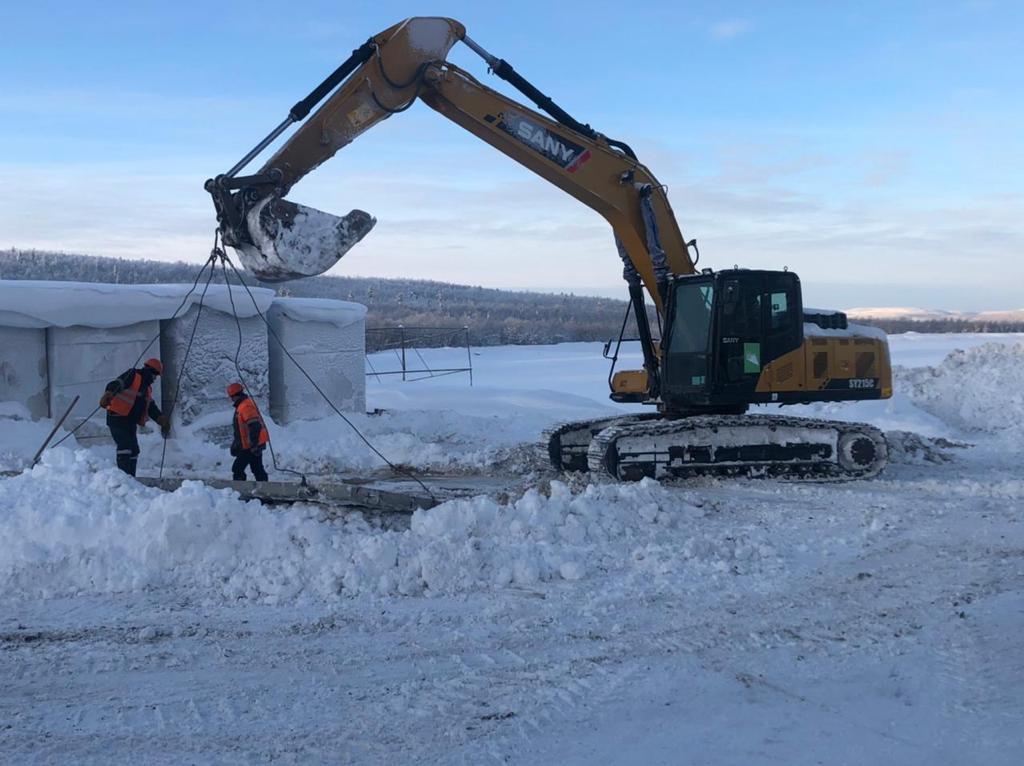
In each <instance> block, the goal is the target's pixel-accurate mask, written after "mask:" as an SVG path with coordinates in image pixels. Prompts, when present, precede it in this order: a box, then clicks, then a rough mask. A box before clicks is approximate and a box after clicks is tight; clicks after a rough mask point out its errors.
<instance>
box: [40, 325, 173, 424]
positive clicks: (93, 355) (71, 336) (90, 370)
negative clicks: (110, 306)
mask: <svg viewBox="0 0 1024 766" xmlns="http://www.w3.org/2000/svg"><path fill="white" fill-rule="evenodd" d="M159 333H160V323H159V322H158V321H156V320H150V321H147V322H136V323H134V324H130V325H128V326H126V327H85V326H82V325H75V326H72V327H51V328H49V329H48V330H47V332H46V364H47V375H48V378H49V383H50V387H49V388H50V413H51V414H52V415H53V416H54V417H59V416H60V415H62V414H63V413H64V410H65V409H67V407H68V405H69V404H71V401H72V400H73V399H74V398H75V395H76V394H77V395H79V396H81V399H80V400H79V402H78V404H76V405H75V409H74V410H73V411H72V412H71V416H70V417H69V418H68V421H67V425H68V426H70V427H74V426H76V425H78V424H79V423H80V422H81V419H82V418H85V417H87V416H88V415H89V413H91V412H92V411H93V409H95V407H96V405H97V404H98V403H99V398H100V396H101V395H102V393H103V390H104V388H105V387H106V385H107V383H108V382H109V381H111V380H112V379H114V378H116V377H117V376H118V375H120V374H121V373H122V372H124V371H125V370H127V369H130V368H131V367H132V366H133V365H135V364H136V361H137V360H138V359H139V357H142V360H143V361H145V360H146V359H148V358H150V357H152V356H158V355H159V347H158V345H157V343H153V344H152V345H151V346H150V345H149V344H150V343H151V342H152V341H153V340H154V339H157V338H158V335H159ZM147 346H149V348H148V349H147ZM140 364H141V362H140ZM153 399H154V400H155V401H156V402H157V403H159V402H160V381H159V379H158V380H157V382H156V383H155V384H154V386H153ZM100 414H102V413H100ZM93 422H94V423H95V428H90V429H88V430H87V429H83V430H82V431H80V432H79V434H80V435H83V436H90V435H102V434H104V433H105V430H104V429H103V428H101V427H102V426H103V419H102V418H101V417H100V416H99V415H97V416H95V417H94V418H93ZM90 425H93V424H90ZM94 432H95V434H94Z"/></svg>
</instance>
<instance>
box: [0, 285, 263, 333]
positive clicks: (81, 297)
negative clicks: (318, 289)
mask: <svg viewBox="0 0 1024 766" xmlns="http://www.w3.org/2000/svg"><path fill="white" fill-rule="evenodd" d="M190 288H191V285H109V284H101V283H92V282H34V281H30V280H25V281H20V280H0V306H2V307H3V308H0V325H5V326H8V327H37V328H38V327H71V326H72V325H82V326H85V327H121V326H123V325H128V324H134V323H136V322H144V321H147V320H152V319H170V318H171V317H172V316H173V315H174V311H175V309H177V308H178V306H179V305H181V302H182V299H183V298H184V297H185V295H186V294H187V293H188V291H189V289H190ZM250 289H251V290H252V293H253V295H254V296H255V298H256V303H257V304H258V305H259V309H260V311H262V312H264V313H265V312H266V311H267V309H269V308H270V303H271V301H272V300H273V298H274V292H273V290H267V289H265V288H261V287H254V288H250ZM202 291H203V285H202V284H200V285H199V286H198V287H196V289H195V290H194V291H193V293H192V295H190V296H189V298H188V302H187V303H186V305H185V306H184V307H183V308H182V311H185V310H187V309H188V308H190V307H192V306H195V305H196V304H198V302H199V297H200V295H201V294H202ZM232 293H233V295H234V300H235V307H236V309H237V311H238V315H239V316H241V317H251V316H256V310H255V308H254V307H253V302H252V300H250V298H249V296H248V295H247V294H246V293H245V291H244V290H242V289H241V288H238V287H235V288H233V290H232ZM203 303H204V305H206V306H208V307H209V308H212V309H215V310H217V311H222V312H224V313H226V314H230V313H231V299H230V296H229V295H228V289H227V287H226V286H225V285H210V287H209V289H208V290H207V292H206V298H205V299H204V301H203ZM179 315H180V313H179Z"/></svg>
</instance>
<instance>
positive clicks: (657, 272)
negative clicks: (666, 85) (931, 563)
mask: <svg viewBox="0 0 1024 766" xmlns="http://www.w3.org/2000/svg"><path fill="white" fill-rule="evenodd" d="M460 41H461V42H462V43H464V44H465V45H467V46H468V47H469V48H470V49H471V50H473V51H474V52H475V53H477V54H478V55H479V56H480V57H481V58H483V60H484V61H485V62H486V63H487V66H488V68H489V70H490V71H491V72H492V73H493V74H495V75H497V76H498V77H500V78H501V79H503V80H505V81H506V82H508V83H509V84H510V85H512V86H513V87H514V88H516V89H517V90H518V91H519V92H521V93H522V94H523V95H524V96H526V97H527V98H528V99H530V100H531V101H533V103H535V104H536V105H537V107H538V108H539V109H540V110H542V111H543V112H545V113H546V115H547V116H545V115H542V114H540V113H539V112H537V111H536V110H534V109H531V108H529V107H527V106H524V105H523V104H521V103H518V102H516V101H515V100H513V99H510V98H508V97H506V96H504V95H502V94H501V93H498V92H496V91H494V90H492V89H490V88H488V87H486V86H485V85H483V84H482V83H480V82H479V81H478V80H476V79H475V78H474V77H473V76H472V75H470V74H469V73H468V72H466V71H464V70H463V69H460V68H459V67H458V66H456V65H454V64H452V63H451V62H449V61H447V60H446V57H447V56H448V52H449V51H450V50H451V48H452V47H453V46H454V45H455V44H456V43H457V42H460ZM325 99H326V100H325ZM417 100H420V101H423V102H424V103H425V104H427V106H429V107H430V108H432V109H434V110H435V111H437V112H440V113H441V114H442V115H444V116H445V117H447V118H448V119H450V120H452V121H453V122H455V123H456V124H458V125H460V126H461V127H463V128H465V129H466V130H468V131H469V132H470V133H472V134H474V135H475V136H477V137H478V138H480V139H482V140H483V141H485V142H487V143H488V144H490V145H491V146H493V147H494V148H495V149H497V150H498V151H500V152H502V153H503V154H505V155H507V156H508V157H510V158H512V159H513V160H515V161H516V162H518V163H520V164H521V165H523V166H524V167H526V168H529V169H530V170H532V171H533V172H534V173H536V174H537V175H539V176H540V177H541V178H543V179H545V180H546V181H548V182H550V183H552V184H554V185H555V186H557V187H558V188H559V189H562V190H563V191H565V192H567V193H569V194H571V195H572V196H573V197H575V198H576V199H578V200H579V201H580V202H582V203H583V204H585V205H587V206H588V207H590V208H592V209H593V210H595V211H597V212H598V213H600V214H601V215H602V216H603V217H604V218H605V219H606V220H607V221H608V223H609V224H611V227H612V231H613V232H614V235H615V244H616V247H617V249H618V254H619V256H620V258H621V259H622V262H623V265H624V270H623V276H624V279H625V281H626V283H627V286H628V291H629V301H630V306H631V309H630V310H631V311H632V315H633V318H634V319H635V322H636V326H637V328H638V335H639V340H640V344H641V347H642V349H643V357H644V366H643V369H642V370H630V371H618V372H616V371H615V370H614V362H613V370H612V373H611V374H610V375H609V383H610V387H611V398H612V399H613V400H615V401H617V402H639V403H643V404H647V405H652V407H653V408H655V409H654V411H652V412H650V413H645V414H639V415H630V416H622V417H612V418H603V419H599V420H591V421H583V422H574V423H566V424H564V425H561V426H558V427H556V428H553V429H551V430H550V431H549V432H548V433H547V434H546V435H545V439H544V442H543V448H544V450H545V451H546V452H547V454H548V456H549V458H550V460H551V462H552V464H553V465H554V467H555V468H557V469H559V470H590V471H595V472H599V473H601V474H607V475H610V476H612V477H614V478H616V479H619V480H634V479H639V478H641V477H644V476H650V477H655V478H670V477H688V476H693V475H705V474H725V475H730V474H745V475H760V476H778V477H783V478H788V479H811V480H818V481H821V480H836V479H850V478H859V477H871V476H874V475H876V474H878V473H879V472H880V471H881V470H882V468H883V467H884V466H885V464H886V461H887V446H886V442H885V438H884V437H883V435H882V433H881V432H880V431H879V430H878V429H876V428H873V427H872V426H868V425H864V424H859V423H847V422H839V421H824V420H819V419H813V418H798V417H787V416H780V415H763V414H758V415H755V414H746V412H747V410H748V408H749V407H750V405H755V404H800V403H810V402H822V401H825V402H831V401H845V400H859V399H885V398H888V397H889V396H891V395H892V375H891V369H890V363H889V350H888V343H887V341H886V337H885V334H884V333H882V332H881V331H877V330H874V328H868V327H856V326H851V325H848V323H847V321H846V316H845V315H844V314H842V313H841V312H837V311H821V310H813V309H805V308H804V306H803V300H802V295H801V287H800V280H799V279H798V278H797V275H796V274H794V273H792V272H789V271H785V270H784V271H765V270H747V269H739V268H734V269H728V270H722V271H713V270H711V269H708V268H703V269H700V270H698V269H697V261H698V260H699V252H698V250H697V247H696V241H695V240H691V241H689V242H688V241H687V240H686V239H685V238H684V237H683V235H682V232H681V231H680V229H679V225H678V223H677V222H676V219H675V215H674V214H673V212H672V208H671V206H670V205H669V201H668V197H667V196H666V193H665V188H664V187H663V186H662V185H661V184H659V183H658V181H657V179H655V177H654V176H653V175H652V174H651V172H650V171H649V170H648V169H647V168H646V167H645V166H644V165H642V164H641V163H640V161H639V160H638V159H637V157H636V154H635V153H634V152H633V150H632V149H631V148H630V147H629V146H628V145H627V144H625V143H623V142H622V141H617V140H614V139H611V138H609V137H607V136H605V135H603V134H601V133H599V132H598V131H596V130H594V129H593V128H591V127H590V125H586V124H583V123H581V122H579V121H578V120H576V119H574V118H573V117H572V116H570V115H569V114H568V113H567V112H566V111H565V110H563V109H562V108H561V107H559V106H558V105H557V104H555V102H554V101H552V100H551V99H550V98H549V97H547V96H545V95H544V94H543V93H542V92H541V91H540V90H538V89H537V88H536V87H535V86H533V85H532V84H531V83H529V82H528V81H527V80H526V79H524V78H523V77H522V75H520V74H519V73H518V72H516V71H515V69H513V68H512V66H510V65H509V64H508V62H506V61H504V60H503V59H500V58H497V57H496V56H494V55H492V54H491V53H489V52H487V51H486V50H485V49H484V48H483V47H481V46H480V45H479V44H478V43H476V42H475V41H474V40H472V39H471V38H470V37H469V36H468V35H467V34H466V29H465V27H464V26H463V25H462V24H460V23H459V22H457V21H455V20H453V19H448V18H437V17H416V18H410V19H406V20H405V21H402V22H400V23H399V24H396V25H394V26H393V27H390V28H389V29H386V30H384V31H383V32H381V33H380V34H377V35H374V36H373V37H371V38H370V39H369V40H367V41H366V42H365V43H364V44H363V45H361V46H360V47H359V48H357V49H356V50H355V51H353V53H352V55H351V56H350V57H349V58H348V60H346V61H345V62H344V63H343V64H342V65H341V66H339V67H338V68H337V69H336V70H335V71H334V72H333V73H332V74H331V75H330V76H329V77H327V79H325V80H324V81H323V82H322V83H321V84H320V85H319V86H317V87H316V89H314V90H313V92H312V93H310V94H309V95H308V96H307V97H306V98H305V99H303V100H302V101H300V102H298V103H297V104H295V106H294V107H292V109H291V111H290V112H289V114H288V117H287V118H286V119H285V120H284V121H283V122H281V123H280V124H279V125H278V126H277V127H276V128H275V129H274V130H273V131H272V132H271V133H270V134H269V135H268V136H267V137H266V138H265V139H264V140H263V141H261V142H260V143H259V144H258V145H257V146H256V147H254V148H253V149H252V151H250V152H249V153H248V154H246V155H245V157H243V158H242V159H241V160H240V161H239V162H238V163H237V164H236V165H235V166H234V167H233V168H231V169H230V170H229V171H228V172H226V173H224V174H222V175H218V176H216V177H215V178H212V179H210V180H208V181H207V182H206V189H207V191H208V192H210V194H211V195H212V197H213V201H214V206H215V208H216V212H217V220H218V224H219V228H220V232H221V236H222V238H223V241H224V243H225V244H227V245H230V246H231V247H233V248H235V249H236V251H237V252H238V253H239V257H240V259H241V261H242V263H243V264H244V265H245V267H246V268H247V269H248V270H249V271H251V272H252V273H253V274H254V275H255V276H256V277H257V278H258V279H260V280H262V281H265V282H279V281H286V280H290V279H298V278H301V277H307V276H313V275H316V274H321V273H323V272H324V271H326V270H327V269H328V268H330V267H331V266H333V265H334V264H335V263H336V262H337V261H338V259H339V258H341V257H342V256H343V255H344V254H345V253H346V252H347V251H348V250H349V249H350V248H351V247H352V246H353V245H355V244H356V243H357V242H359V240H361V239H362V238H363V237H364V236H365V235H366V234H367V233H368V232H369V231H370V229H372V228H373V226H374V224H375V223H376V221H375V219H374V218H373V217H372V216H370V215H369V214H368V213H365V212H363V211H361V210H353V211H351V212H350V213H349V214H348V215H346V216H343V217H338V216H334V215H331V214H329V213H325V212H322V211H319V210H316V209H314V208H310V207H307V206H304V205H300V204H296V203H294V202H292V201H289V200H286V199H284V197H285V196H286V195H287V194H288V192H289V191H290V190H291V188H292V187H293V186H294V185H295V184H296V183H297V182H298V181H299V180H300V179H301V178H302V177H303V176H305V175H306V174H307V173H309V172H310V171H312V170H313V169H315V168H316V167H318V166H319V165H320V164H322V163H323V162H325V161H326V160H328V159H330V158H331V157H332V156H334V154H336V153H337V152H338V151H339V150H340V149H342V148H343V147H345V146H346V145H348V144H349V143H351V142H352V141H354V140H355V139H356V137H358V136H359V135H361V134H362V133H365V132H366V131H367V130H369V129H370V128H372V127H373V126H374V125H376V124H378V123H379V122H381V121H382V120H385V119H387V118H388V117H390V116H391V115H393V114H398V113H400V112H403V111H405V110H406V109H408V108H409V107H410V106H412V104H414V103H415V102H416V101H417ZM321 101H323V104H322V105H320V106H319V108H317V110H316V111H315V112H314V113H313V115H312V116H311V117H309V119H308V120H306V121H305V122H304V123H303V124H302V125H301V126H300V127H299V128H298V129H297V130H296V131H295V132H294V134H293V135H291V136H290V137H289V138H288V140H287V141H286V142H285V143H284V144H283V145H282V146H281V148H280V149H279V150H278V151H277V152H276V153H275V154H274V155H273V156H272V157H271V158H270V159H269V160H268V161H267V162H266V163H265V164H264V165H263V167H262V168H260V170H259V171H258V172H257V173H255V174H253V175H240V172H241V171H242V169H244V168H245V167H246V166H247V165H248V164H249V163H250V162H251V161H252V160H253V159H254V158H255V157H256V156H257V155H259V154H261V153H262V152H263V151H264V150H265V149H266V148H267V147H268V146H269V145H270V144H271V143H272V142H273V141H274V140H275V139H277V138H278V137H279V136H280V135H281V134H282V133H283V132H284V131H286V130H287V129H288V128H289V127H290V126H291V125H292V124H294V123H297V122H301V121H302V120H304V119H305V118H306V117H307V115H309V113H310V111H312V109H313V108H314V107H316V106H317V104H319V103H320V102H321ZM691 253H692V254H693V256H694V257H691ZM648 298H649V300H650V301H651V302H652V303H653V305H654V308H655V315H656V317H657V326H658V330H659V332H658V335H659V336H660V338H656V337H655V332H654V330H653V328H652V326H651V322H650V320H649V318H648V311H647V307H646V300H647V299H648ZM620 342H621V336H620ZM607 355H608V353H607V347H606V356H607Z"/></svg>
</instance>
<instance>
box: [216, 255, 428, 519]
mask: <svg viewBox="0 0 1024 766" xmlns="http://www.w3.org/2000/svg"><path fill="white" fill-rule="evenodd" d="M220 258H221V260H222V263H227V265H228V266H230V267H231V271H232V272H234V275H235V278H236V279H237V280H238V282H239V284H241V285H242V287H243V288H244V289H245V292H246V293H248V295H249V300H251V301H252V305H253V307H254V308H255V309H256V313H257V314H258V315H259V317H260V319H262V320H263V324H265V325H266V326H267V331H268V332H269V333H270V335H271V337H273V338H274V340H275V341H277V345H278V346H280V347H281V350H282V351H283V352H284V354H285V356H287V357H288V359H290V360H291V362H292V364H294V365H295V367H296V368H297V369H298V371H299V372H301V373H302V375H303V376H304V377H305V378H306V380H308V381H309V383H310V385H311V386H313V388H314V389H315V390H316V392H317V393H318V394H320V397H321V398H322V399H323V400H324V401H325V402H326V403H327V406H328V407H330V408H331V409H332V410H334V413H335V414H336V415H337V416H338V417H339V418H341V419H342V420H343V421H344V422H345V424H346V425H348V427H349V428H351V429H352V430H353V431H354V432H355V434H356V436H358V437H359V438H360V439H361V440H362V441H363V443H364V444H365V445H366V446H367V447H369V448H370V450H371V451H372V452H373V454H375V455H376V456H377V457H379V458H380V459H381V460H383V461H384V463H386V464H387V466H388V467H389V468H391V470H393V471H395V472H396V473H401V474H404V475H405V476H408V477H409V478H410V479H412V480H413V481H415V482H416V483H417V484H419V485H420V488H421V489H422V490H423V491H424V492H426V493H427V495H429V496H430V499H431V500H434V501H435V502H436V501H437V498H436V497H434V493H433V492H431V491H430V490H429V489H428V488H427V485H426V484H424V483H423V482H422V481H420V479H419V477H417V476H416V475H415V474H413V473H412V472H411V471H409V470H407V469H405V468H402V467H399V466H397V465H395V464H394V463H392V462H391V461H390V460H388V459H387V458H386V457H385V456H384V455H383V453H381V451H380V450H378V449H377V448H376V447H374V446H373V444H372V443H371V442H370V440H369V439H367V438H366V437H365V436H364V435H363V433H362V431H360V430H359V428H357V427H356V425H355V423H353V422H352V421H351V420H349V419H348V418H347V417H345V415H344V413H342V411H341V410H339V409H338V408H337V407H336V406H335V404H334V402H332V401H331V399H330V397H329V396H327V394H325V393H324V391H323V389H321V388H320V386H318V385H317V384H316V381H314V380H313V378H312V377H311V376H310V374H309V373H308V372H306V370H305V368H304V367H303V366H302V365H301V364H299V363H298V361H297V360H296V359H295V357H294V356H292V354H291V352H290V351H289V350H288V349H287V347H286V346H285V345H284V342H283V341H282V340H281V338H280V337H279V336H278V334H277V332H276V331H275V330H274V328H273V326H272V325H271V324H270V322H269V321H268V320H267V318H266V316H264V314H263V311H262V310H261V309H260V306H259V304H258V303H257V302H256V296H255V295H253V294H252V290H250V289H249V285H248V284H246V281H245V280H244V279H243V278H242V275H241V274H240V273H239V271H238V269H237V268H236V267H235V264H234V263H232V261H231V259H230V258H228V256H227V253H225V252H224V251H223V250H221V251H220ZM228 289H229V290H230V289H231V288H230V286H229V287H228Z"/></svg>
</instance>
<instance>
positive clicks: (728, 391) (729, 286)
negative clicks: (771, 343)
mask: <svg viewBox="0 0 1024 766" xmlns="http://www.w3.org/2000/svg"><path fill="white" fill-rule="evenodd" d="M763 293H764V280H763V278H762V276H761V275H760V274H759V273H756V272H752V273H747V274H743V273H733V274H729V275H727V276H725V277H724V278H723V280H722V287H721V292H720V296H721V300H720V301H719V303H718V307H719V310H718V333H717V343H718V353H717V355H716V356H717V362H716V373H717V374H716V376H715V377H716V386H715V388H716V391H717V392H718V393H720V394H721V395H723V396H724V397H725V398H726V400H730V399H742V400H744V401H746V400H747V398H748V395H749V394H752V393H753V391H754V389H755V388H756V386H757V379H758V377H759V376H760V375H761V369H762V367H763V366H764V360H763V354H764V321H765V316H764V313H765V307H764V300H763V298H764V296H763Z"/></svg>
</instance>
